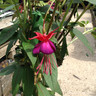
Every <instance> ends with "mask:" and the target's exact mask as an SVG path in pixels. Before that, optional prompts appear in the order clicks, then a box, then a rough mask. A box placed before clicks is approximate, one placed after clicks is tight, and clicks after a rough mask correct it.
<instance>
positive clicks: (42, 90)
mask: <svg viewBox="0 0 96 96" xmlns="http://www.w3.org/2000/svg"><path fill="white" fill-rule="evenodd" d="M36 86H37V89H38V96H51V94H50V93H49V91H48V90H47V89H46V87H44V86H43V85H42V84H41V83H40V82H39V83H37V85H36Z"/></svg>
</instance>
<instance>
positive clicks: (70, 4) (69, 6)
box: [56, 0, 73, 37]
mask: <svg viewBox="0 0 96 96" xmlns="http://www.w3.org/2000/svg"><path fill="white" fill-rule="evenodd" d="M72 3H73V0H71V1H70V3H69V5H68V8H67V10H66V13H65V14H64V16H63V19H62V22H61V24H60V27H59V31H58V32H57V34H56V37H57V36H58V34H59V32H60V31H61V28H62V26H63V23H64V21H65V18H66V16H67V14H68V12H69V10H70V8H71V6H72Z"/></svg>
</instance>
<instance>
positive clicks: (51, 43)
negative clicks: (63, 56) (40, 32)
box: [49, 40, 56, 52]
mask: <svg viewBox="0 0 96 96" xmlns="http://www.w3.org/2000/svg"><path fill="white" fill-rule="evenodd" d="M49 43H50V45H51V47H52V49H53V50H54V52H55V51H56V47H55V45H54V43H53V42H52V41H50V40H49Z"/></svg>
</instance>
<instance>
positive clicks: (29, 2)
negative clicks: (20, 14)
mask: <svg viewBox="0 0 96 96" xmlns="http://www.w3.org/2000/svg"><path fill="white" fill-rule="evenodd" d="M28 5H29V8H30V16H31V20H32V18H33V17H32V7H31V3H30V0H28Z"/></svg>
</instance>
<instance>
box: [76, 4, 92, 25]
mask: <svg viewBox="0 0 96 96" xmlns="http://www.w3.org/2000/svg"><path fill="white" fill-rule="evenodd" d="M90 5H91V4H90V3H89V4H88V5H87V7H86V8H85V9H84V10H83V12H82V13H81V14H80V16H79V17H78V18H77V20H76V21H75V23H76V22H78V20H79V19H80V18H81V17H82V16H83V14H84V13H85V12H86V11H87V10H88V8H89V7H90Z"/></svg>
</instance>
